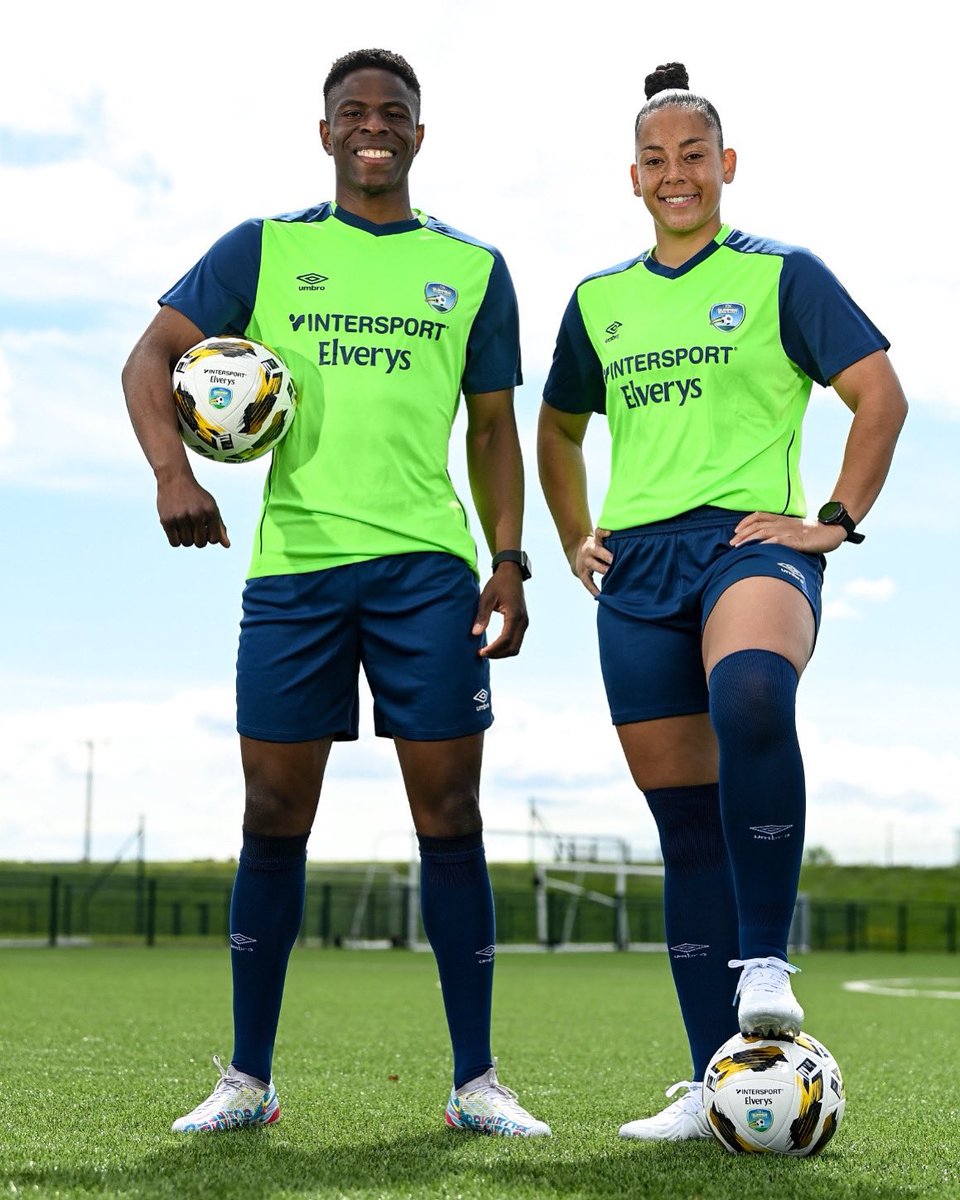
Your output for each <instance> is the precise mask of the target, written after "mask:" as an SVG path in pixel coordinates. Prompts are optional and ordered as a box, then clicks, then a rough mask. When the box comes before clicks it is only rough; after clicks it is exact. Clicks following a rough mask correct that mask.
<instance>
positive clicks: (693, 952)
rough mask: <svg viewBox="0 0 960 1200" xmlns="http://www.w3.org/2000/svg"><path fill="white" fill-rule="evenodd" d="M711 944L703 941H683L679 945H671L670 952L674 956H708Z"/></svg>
mask: <svg viewBox="0 0 960 1200" xmlns="http://www.w3.org/2000/svg"><path fill="white" fill-rule="evenodd" d="M709 949H710V946H709V944H707V943H701V942H681V943H680V945H679V946H671V947H670V953H671V954H672V955H673V957H674V958H706V957H707V951H708V950H709Z"/></svg>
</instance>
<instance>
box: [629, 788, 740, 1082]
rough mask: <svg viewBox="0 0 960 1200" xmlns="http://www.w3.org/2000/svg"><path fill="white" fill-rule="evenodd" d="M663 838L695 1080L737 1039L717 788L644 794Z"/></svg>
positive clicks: (733, 939)
mask: <svg viewBox="0 0 960 1200" xmlns="http://www.w3.org/2000/svg"><path fill="white" fill-rule="evenodd" d="M644 795H645V796H646V799H647V804H648V805H649V806H650V811H651V812H652V813H653V817H654V820H655V821H656V823H657V829H658V830H659V832H660V850H661V853H662V855H663V868H664V878H663V914H664V924H665V926H666V933H667V948H668V952H669V955H670V969H671V971H672V972H673V981H674V986H675V987H676V989H677V999H678V1000H679V1001H680V1012H681V1014H682V1016H683V1024H684V1028H685V1029H686V1031H687V1038H688V1040H689V1042H690V1054H691V1057H692V1059H693V1078H694V1080H700V1079H703V1075H704V1071H705V1070H706V1066H707V1063H708V1062H709V1061H710V1059H711V1057H712V1056H713V1053H714V1051H715V1050H717V1049H718V1048H719V1047H720V1046H721V1045H723V1043H724V1042H725V1041H726V1040H727V1038H729V1037H732V1036H733V1034H735V1033H736V1032H737V1017H736V1011H735V1009H734V1008H733V997H734V989H735V987H736V977H735V976H734V974H733V972H732V971H731V970H730V968H729V967H728V966H727V963H728V962H729V961H730V959H731V958H736V956H737V951H738V946H739V941H738V936H737V933H738V930H737V902H736V897H735V896H734V891H733V878H732V876H731V873H730V863H729V861H728V859H727V848H726V844H725V843H724V840H723V830H722V828H721V825H720V802H719V796H718V788H717V785H716V784H715V783H708V784H702V785H699V786H695V787H673V788H655V789H651V790H650V791H647V792H644Z"/></svg>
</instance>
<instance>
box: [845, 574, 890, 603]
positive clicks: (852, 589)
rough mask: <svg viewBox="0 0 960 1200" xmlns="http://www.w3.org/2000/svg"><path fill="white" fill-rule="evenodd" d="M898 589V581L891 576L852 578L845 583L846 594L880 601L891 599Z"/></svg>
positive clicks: (861, 598)
mask: <svg viewBox="0 0 960 1200" xmlns="http://www.w3.org/2000/svg"><path fill="white" fill-rule="evenodd" d="M896 590H897V585H896V582H895V581H894V580H893V579H890V578H885V579H850V580H847V582H846V583H844V585H843V592H844V595H846V596H853V597H855V598H857V599H860V600H874V601H878V602H882V601H884V600H889V599H890V597H891V596H892V595H893V594H894V592H895V591H896Z"/></svg>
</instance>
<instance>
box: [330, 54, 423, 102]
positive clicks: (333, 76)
mask: <svg viewBox="0 0 960 1200" xmlns="http://www.w3.org/2000/svg"><path fill="white" fill-rule="evenodd" d="M371 67H372V68H373V69H374V70H378V71H389V72H390V73H391V74H392V75H396V76H397V77H398V78H400V79H402V80H403V82H404V83H405V84H406V85H407V87H408V88H409V89H410V90H411V91H412V92H413V93H414V95H415V96H416V97H417V108H418V113H419V106H420V80H419V79H417V76H416V72H415V71H414V69H413V67H411V66H410V64H409V63H408V62H407V60H406V59H405V58H404V57H403V56H402V55H400V54H395V53H394V52H393V51H392V50H375V49H371V50H351V51H350V52H349V53H348V54H342V55H341V56H340V57H339V58H338V59H337V60H336V62H335V63H334V64H333V66H332V67H331V68H330V70H329V71H328V72H327V78H326V79H325V80H324V82H323V100H324V103H325V104H326V103H327V101H328V100H329V98H330V93H331V92H332V91H333V89H334V88H335V87H336V86H337V85H338V84H340V83H343V81H344V79H346V77H347V76H348V75H352V74H353V72H354V71H363V70H366V69H368V68H371Z"/></svg>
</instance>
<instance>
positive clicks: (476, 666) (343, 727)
mask: <svg viewBox="0 0 960 1200" xmlns="http://www.w3.org/2000/svg"><path fill="white" fill-rule="evenodd" d="M478 598H479V589H478V587H477V580H476V576H475V575H474V574H473V572H472V571H471V570H470V568H469V567H468V566H467V564H466V563H465V562H464V561H463V560H462V559H459V558H456V557H454V556H453V555H452V554H441V553H416V554H393V555H388V556H386V557H384V558H375V559H370V560H369V561H366V562H359V563H350V564H348V565H346V566H342V567H330V568H328V569H327V570H324V571H313V572H309V573H307V574H302V575H270V576H266V577H264V578H262V579H250V580H248V581H247V584H246V587H245V588H244V590H243V619H242V621H241V622H240V650H239V653H238V656H237V729H238V730H239V732H240V733H241V734H243V735H244V736H245V737H250V738H257V739H259V740H261V741H267V742H305V741H312V740H314V739H315V738H328V737H332V738H335V739H337V740H338V741H352V740H353V739H355V738H356V737H357V725H358V713H357V710H358V706H359V694H358V681H359V673H360V668H361V667H362V668H363V671H364V674H365V675H366V677H367V682H368V683H369V685H370V690H371V692H372V693H373V699H374V706H373V717H374V729H375V731H376V733H377V734H378V735H379V736H380V737H401V738H409V739H410V740H412V741H439V740H441V739H445V738H457V737H464V736H466V735H468V734H473V733H479V732H481V731H482V730H484V729H486V728H488V727H489V725H490V723H491V722H492V720H493V712H492V710H491V707H490V664H489V662H488V661H487V659H485V658H481V657H480V656H479V654H478V653H477V652H478V650H479V649H480V647H481V646H483V645H484V644H485V640H486V639H485V636H483V635H481V636H479V637H477V636H475V635H474V634H473V633H472V632H471V629H472V627H473V623H474V621H475V620H476V616H477V601H478Z"/></svg>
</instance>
